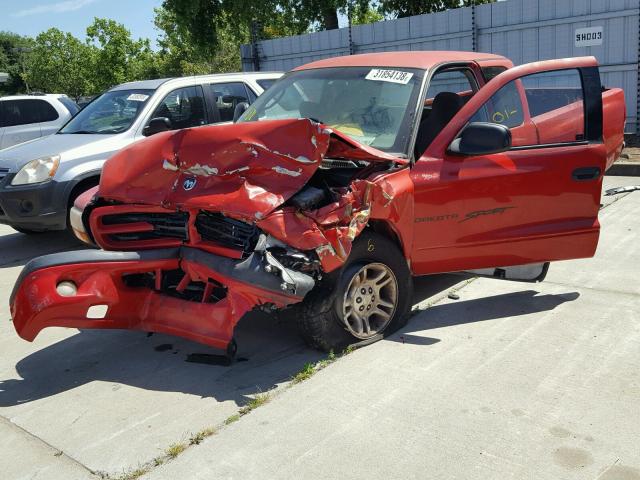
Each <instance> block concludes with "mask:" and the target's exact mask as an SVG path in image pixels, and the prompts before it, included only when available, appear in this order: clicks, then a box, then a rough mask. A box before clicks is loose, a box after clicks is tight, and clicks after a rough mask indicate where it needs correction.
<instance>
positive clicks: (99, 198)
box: [10, 119, 408, 349]
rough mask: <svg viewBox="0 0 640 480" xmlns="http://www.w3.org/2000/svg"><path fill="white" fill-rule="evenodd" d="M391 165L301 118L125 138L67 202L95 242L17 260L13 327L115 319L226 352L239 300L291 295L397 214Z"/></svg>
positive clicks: (243, 305)
mask: <svg viewBox="0 0 640 480" xmlns="http://www.w3.org/2000/svg"><path fill="white" fill-rule="evenodd" d="M402 166H403V162H402V161H401V160H399V159H397V158H395V157H391V156H390V155H387V154H384V153H383V152H380V151H377V150H374V149H370V148H368V147H364V146H362V145H359V144H355V143H354V142H353V141H350V140H349V139H348V138H346V137H343V136H341V135H339V134H336V133H334V132H332V131H330V130H328V129H326V128H324V127H323V126H321V125H319V124H317V123H314V122H312V121H309V120H305V119H299V120H278V121H268V122H254V123H243V124H235V125H226V126H216V127H201V128H197V129H189V130H181V131H177V132H167V133H164V134H159V135H157V136H154V137H151V138H149V139H147V140H145V141H143V142H140V143H137V144H134V145H132V146H130V147H128V148H126V149H124V150H122V151H121V152H119V153H118V154H116V155H115V156H114V157H112V158H111V159H110V160H109V161H108V162H107V164H106V165H105V168H104V171H103V175H102V179H101V184H100V188H99V193H98V195H96V196H95V197H94V198H93V199H92V200H91V202H89V203H88V205H86V207H85V208H84V209H83V210H82V211H80V212H78V211H76V213H75V215H76V217H77V218H76V219H75V221H76V224H77V223H78V222H80V223H82V224H84V225H85V226H86V229H84V230H85V235H90V236H91V237H92V239H93V241H94V242H95V243H96V244H97V245H98V246H100V247H102V248H103V249H104V250H102V251H97V250H84V251H76V252H65V253H60V254H54V255H47V256H44V257H39V258H37V259H35V260H33V261H32V262H30V263H29V264H27V266H25V268H24V270H23V272H22V274H21V275H20V277H19V278H18V281H17V282H16V285H15V287H14V291H13V293H12V295H11V300H10V302H11V313H12V318H13V322H14V325H15V328H16V330H17V332H18V334H19V335H20V336H21V337H22V338H24V339H26V340H29V341H31V340H33V339H34V338H35V337H36V335H37V334H38V333H39V332H40V330H42V329H43V328H45V327H49V326H63V327H76V328H118V329H135V330H143V331H152V332H163V333H168V334H172V335H178V336H182V337H186V338H189V339H191V340H194V341H197V342H200V343H204V344H207V345H211V346H213V347H217V348H222V349H224V348H226V347H227V346H228V345H229V343H230V342H231V340H232V338H233V331H234V328H235V325H236V323H237V322H238V321H239V320H240V318H241V317H242V316H243V315H244V314H245V313H247V312H248V311H250V310H253V309H256V308H260V309H263V310H267V311H270V310H275V309H281V308H284V307H286V306H288V305H291V304H294V303H297V302H300V301H302V300H303V298H304V297H305V295H307V293H309V292H310V291H311V290H312V289H313V288H314V286H315V285H316V283H317V282H318V281H321V279H322V277H323V276H324V275H326V274H327V273H329V272H331V271H334V270H336V269H337V268H339V267H340V266H341V265H342V264H343V263H344V262H345V260H346V259H347V257H348V255H349V252H350V248H351V243H352V242H353V240H354V239H355V238H356V236H357V235H359V233H360V232H361V231H362V230H363V229H364V228H365V226H366V225H367V224H368V222H369V221H370V219H372V218H385V219H395V220H396V221H397V219H398V218H399V217H400V216H401V213H402V212H401V211H400V210H401V209H402V208H406V207H407V202H406V201H404V202H403V201H401V198H402V197H406V195H402V193H403V192H402V191H406V190H408V187H407V185H408V177H405V176H401V175H397V174H398V173H401V172H402V171H403V169H401V168H400V167H402ZM394 177H395V178H394ZM405 182H406V183H407V185H405ZM74 228H75V227H74ZM80 228H81V227H80Z"/></svg>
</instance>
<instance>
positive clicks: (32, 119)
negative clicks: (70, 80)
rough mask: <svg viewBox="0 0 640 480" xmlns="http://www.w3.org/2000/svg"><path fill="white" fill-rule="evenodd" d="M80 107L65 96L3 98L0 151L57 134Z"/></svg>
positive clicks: (0, 119) (0, 118) (0, 109)
mask: <svg viewBox="0 0 640 480" xmlns="http://www.w3.org/2000/svg"><path fill="white" fill-rule="evenodd" d="M79 110H80V107H78V105H76V104H75V102H74V101H73V100H71V99H70V98H69V97H67V96H66V95H59V94H48V95H45V94H33V95H13V96H10V97H2V98H0V150H2V149H3V148H7V147H11V146H13V145H17V144H19V143H24V142H26V141H28V140H33V139H34V138H40V137H44V136H47V135H51V134H53V133H56V132H57V131H58V130H59V129H60V127H61V126H63V125H64V124H65V123H67V122H68V121H69V119H70V118H71V117H73V116H74V115H75V114H76V113H78V111H79Z"/></svg>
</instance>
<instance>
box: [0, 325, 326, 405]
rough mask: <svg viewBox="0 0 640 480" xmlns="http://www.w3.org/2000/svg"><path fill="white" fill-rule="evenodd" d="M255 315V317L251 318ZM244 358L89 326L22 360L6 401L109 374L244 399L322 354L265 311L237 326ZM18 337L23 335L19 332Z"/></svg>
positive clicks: (2, 398)
mask: <svg viewBox="0 0 640 480" xmlns="http://www.w3.org/2000/svg"><path fill="white" fill-rule="evenodd" d="M251 317H253V318H251ZM236 333H237V335H236V338H237V342H238V359H239V360H246V361H236V362H233V364H232V365H231V366H218V365H205V364H199V363H188V362H186V361H185V360H186V358H187V356H188V355H191V354H203V353H204V354H215V353H220V352H219V351H216V350H214V349H210V348H208V347H207V346H205V345H200V344H198V343H194V342H190V341H188V340H185V339H181V338H177V337H171V336H168V335H161V334H154V335H151V336H149V335H148V334H146V333H144V332H131V331H121V330H83V331H80V332H79V333H78V334H77V335H73V336H72V337H69V338H67V339H65V340H62V341H60V342H58V343H55V344H53V345H50V346H47V347H45V348H43V349H41V350H39V351H37V352H35V353H33V354H31V355H29V356H27V357H25V358H23V359H22V360H20V361H19V362H18V363H17V364H16V371H17V372H18V374H19V375H20V377H21V379H8V380H4V381H0V407H8V406H12V405H17V404H21V403H27V402H31V401H34V400H38V399H42V398H46V397H49V396H52V395H57V394H59V393H62V392H65V391H67V390H71V389H73V388H76V387H78V386H80V385H83V384H86V383H89V382H93V381H103V382H112V383H114V382H115V383H121V384H125V385H131V386H135V387H138V388H143V389H147V390H155V391H167V392H182V393H186V394H190V395H196V396H199V397H213V398H215V399H216V400H217V401H225V400H233V401H235V402H236V403H237V404H238V405H241V404H244V403H246V395H249V394H253V393H255V392H256V391H268V390H270V389H272V388H273V387H274V386H276V385H277V384H278V383H280V382H283V381H287V380H289V379H290V378H291V377H292V376H293V375H295V374H296V373H298V372H299V371H300V370H301V369H302V367H303V366H304V365H305V363H307V362H314V361H316V360H319V359H320V358H322V357H323V355H322V354H321V353H320V352H316V351H314V350H311V349H308V348H307V347H306V346H305V345H304V343H303V342H302V340H300V339H299V338H298V336H297V333H296V332H295V329H294V328H292V326H289V325H286V324H283V323H277V322H276V321H274V320H273V319H272V318H270V317H267V316H266V315H251V316H250V317H249V318H244V319H243V320H242V321H241V322H240V323H239V324H238V328H237V331H236ZM16 341H21V340H20V339H18V338H17V337H16Z"/></svg>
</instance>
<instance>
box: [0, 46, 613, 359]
mask: <svg viewBox="0 0 640 480" xmlns="http://www.w3.org/2000/svg"><path fill="white" fill-rule="evenodd" d="M624 105H625V103H624V95H623V92H622V91H621V90H620V89H603V88H602V87H601V84H600V77H599V73H598V66H597V62H596V60H595V58H593V57H585V58H569V59H561V60H549V61H543V62H536V63H531V64H527V65H521V66H518V67H513V65H512V63H511V62H510V61H509V60H508V59H506V58H504V57H501V56H498V55H490V54H484V53H466V52H446V51H443V52H392V53H375V54H366V55H355V56H344V57H339V58H333V59H327V60H320V61H316V62H313V63H310V64H308V65H304V66H302V67H299V68H297V69H295V70H294V71H292V72H290V73H289V74H287V75H286V76H285V77H284V78H282V79H280V80H279V81H278V82H276V84H274V85H273V87H271V88H270V89H269V90H268V91H267V92H266V93H265V94H264V95H263V96H261V97H260V98H258V100H257V101H256V102H254V103H253V104H252V105H251V106H250V107H249V108H248V109H247V110H246V111H245V112H244V114H243V116H242V117H241V118H240V119H239V121H238V122H237V123H235V124H231V125H224V126H220V127H215V128H199V129H186V130H180V131H178V132H165V133H162V134H159V135H156V136H155V137H153V138H150V139H147V140H145V141H143V142H138V143H136V144H134V145H131V146H129V147H128V148H125V149H123V150H121V151H120V152H119V153H117V154H116V155H114V156H113V157H112V158H111V159H110V160H109V161H108V162H107V164H106V165H105V168H104V173H103V175H102V178H101V181H100V186H99V189H98V191H97V193H96V194H95V195H94V196H93V198H92V199H90V200H86V199H85V200H86V201H85V203H84V204H83V205H80V206H79V207H80V208H81V217H82V223H83V225H84V228H85V231H86V232H87V234H88V235H91V236H92V238H93V240H94V241H95V242H96V243H97V244H98V245H99V246H100V247H102V248H103V249H104V250H102V251H99V250H85V251H76V252H66V253H61V254H55V255H49V256H45V257H40V258H38V259H36V260H33V261H32V262H30V263H29V264H28V265H27V266H26V267H25V268H24V270H23V272H22V274H21V275H20V277H19V279H18V280H17V282H16V285H15V287H14V290H13V293H12V295H11V300H10V302H11V313H12V317H13V324H14V326H15V328H16V330H17V332H18V334H19V335H20V336H21V337H22V338H24V339H26V340H33V339H34V338H35V336H36V335H37V334H38V332H39V331H40V330H41V329H42V328H44V327H49V326H64V327H77V328H124V329H136V330H143V331H155V332H164V333H169V334H173V335H179V336H183V337H186V338H189V339H191V340H195V341H197V342H202V343H205V344H207V345H211V346H214V347H218V348H226V349H227V351H228V353H229V354H230V355H232V354H233V353H234V351H235V342H234V341H233V332H234V328H235V325H236V323H237V322H238V321H239V319H240V318H241V317H242V316H243V315H244V314H245V313H247V312H248V311H250V310H253V309H261V310H266V311H282V310H283V309H286V308H289V309H290V310H293V313H294V315H293V317H294V318H295V321H296V322H297V323H298V325H299V327H300V332H301V334H302V335H303V336H304V337H305V339H306V340H307V341H308V342H309V343H310V344H311V345H313V346H315V347H318V348H321V349H324V350H330V349H340V348H342V347H344V346H345V345H346V344H353V343H357V342H370V341H373V340H375V339H378V338H381V337H383V336H384V335H386V334H388V333H389V332H392V331H394V330H395V329H397V328H399V327H400V326H402V325H403V324H404V323H405V322H406V320H407V316H408V312H409V309H410V306H411V299H412V277H413V276H417V275H428V274H434V273H440V272H457V271H464V270H467V271H468V270H471V271H474V272H475V273H476V274H478V275H486V276H490V277H495V278H500V279H509V280H521V281H528V282H536V281H542V280H543V279H544V277H545V275H546V272H547V270H548V268H549V262H551V261H556V260H566V259H572V258H585V257H591V256H593V255H594V253H595V251H596V246H597V243H598V236H599V230H600V226H599V223H598V211H599V206H600V193H601V187H602V176H603V174H604V171H605V169H606V168H607V166H609V165H610V164H611V163H612V162H613V161H614V160H615V159H616V157H617V156H618V155H619V154H620V152H621V149H622V145H623V129H624V128H623V127H624V119H625V107H624Z"/></svg>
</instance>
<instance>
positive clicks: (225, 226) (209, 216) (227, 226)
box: [195, 212, 260, 258]
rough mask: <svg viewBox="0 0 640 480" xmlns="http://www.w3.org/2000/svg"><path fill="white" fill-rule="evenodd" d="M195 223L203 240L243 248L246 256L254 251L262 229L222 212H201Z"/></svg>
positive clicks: (237, 248) (233, 247) (238, 248)
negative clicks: (226, 215)
mask: <svg viewBox="0 0 640 480" xmlns="http://www.w3.org/2000/svg"><path fill="white" fill-rule="evenodd" d="M195 225H196V229H197V231H198V233H199V234H200V236H201V237H202V239H203V240H206V241H209V242H215V243H217V244H218V245H221V246H223V247H228V248H232V249H236V250H241V251H242V255H243V257H244V258H246V257H247V256H248V255H249V254H250V253H251V252H252V251H253V249H254V248H255V246H256V242H257V241H258V237H259V236H260V230H259V229H258V227H256V226H255V225H250V224H248V223H244V222H241V221H240V220H235V219H233V218H229V217H225V216H224V215H222V214H220V213H209V212H200V213H199V214H198V216H197V217H196V223H195Z"/></svg>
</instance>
